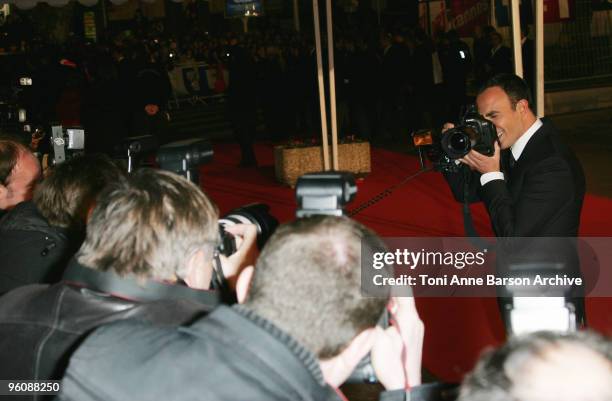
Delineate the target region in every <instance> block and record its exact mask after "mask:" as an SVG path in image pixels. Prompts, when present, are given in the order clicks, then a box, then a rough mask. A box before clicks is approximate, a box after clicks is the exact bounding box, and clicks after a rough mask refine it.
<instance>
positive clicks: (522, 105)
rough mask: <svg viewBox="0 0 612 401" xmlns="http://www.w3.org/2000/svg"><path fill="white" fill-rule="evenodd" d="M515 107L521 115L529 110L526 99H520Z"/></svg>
mask: <svg viewBox="0 0 612 401" xmlns="http://www.w3.org/2000/svg"><path fill="white" fill-rule="evenodd" d="M516 106H517V110H518V111H519V112H520V113H521V114H524V113H525V112H526V111H528V110H529V102H528V101H527V100H526V99H521V100H519V101H518V102H517V103H516Z"/></svg>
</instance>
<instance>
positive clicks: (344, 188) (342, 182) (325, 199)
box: [295, 171, 357, 219]
mask: <svg viewBox="0 0 612 401" xmlns="http://www.w3.org/2000/svg"><path fill="white" fill-rule="evenodd" d="M356 194H357V185H355V178H354V177H353V175H352V174H351V173H346V172H341V171H323V172H319V173H309V174H304V175H303V176H301V177H300V178H298V181H297V184H296V186H295V197H296V199H297V203H298V209H297V211H296V217H297V218H298V219H299V218H302V217H308V216H313V215H321V214H322V215H330V216H343V215H344V214H345V212H344V207H345V206H346V205H347V204H348V203H349V202H351V201H352V200H353V199H354V198H355V195H356Z"/></svg>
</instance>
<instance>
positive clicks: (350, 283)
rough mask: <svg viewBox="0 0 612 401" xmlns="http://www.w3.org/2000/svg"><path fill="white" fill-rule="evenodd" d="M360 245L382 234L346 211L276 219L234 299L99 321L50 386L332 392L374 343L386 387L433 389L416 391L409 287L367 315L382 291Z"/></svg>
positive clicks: (112, 392)
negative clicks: (174, 317)
mask: <svg viewBox="0 0 612 401" xmlns="http://www.w3.org/2000/svg"><path fill="white" fill-rule="evenodd" d="M363 246H366V247H371V248H378V247H380V246H382V244H381V242H380V239H379V238H378V237H377V236H376V235H375V234H373V233H372V232H371V231H370V230H368V229H367V228H365V227H364V226H362V225H361V224H359V223H357V222H355V221H353V220H350V219H348V218H346V217H332V216H313V217H309V218H302V219H298V220H295V221H293V222H291V223H289V224H286V225H283V226H281V227H279V228H278V229H277V230H276V232H275V233H274V235H273V236H272V237H271V238H270V240H269V241H268V243H267V244H266V246H265V247H264V249H263V251H262V253H261V255H260V257H259V258H258V260H257V265H256V267H255V268H252V267H249V268H246V269H244V270H243V271H242V273H241V274H240V276H239V278H238V281H237V285H236V289H237V296H238V300H239V301H240V302H241V303H242V304H240V305H235V306H233V307H227V306H219V307H218V308H217V309H215V311H213V312H212V313H211V314H209V315H208V316H206V317H203V318H200V319H197V320H196V321H194V322H193V323H192V324H191V325H188V326H185V327H182V328H180V329H174V328H168V329H163V328H156V327H153V326H151V325H148V324H142V323H138V322H133V321H124V322H122V323H118V324H112V325H108V326H104V327H102V328H100V329H99V330H96V332H94V333H93V334H92V335H91V336H89V337H88V338H87V340H86V341H85V342H84V343H83V345H82V346H81V347H79V349H78V350H77V352H76V353H75V354H74V356H73V357H72V359H71V362H70V366H69V368H68V370H67V372H66V376H65V378H64V381H63V390H62V393H61V394H60V397H59V398H60V399H62V400H80V401H84V400H102V399H104V400H106V401H108V400H124V399H131V400H145V399H146V400H148V399H152V398H172V399H174V400H183V399H185V400H187V399H217V400H235V399H245V398H248V399H249V400H339V399H342V397H343V396H342V395H341V393H340V391H339V390H338V387H339V386H340V385H341V384H342V383H343V382H344V381H345V380H346V379H347V378H348V377H349V376H350V375H351V373H352V371H353V370H354V369H355V367H356V366H357V364H358V363H359V361H360V360H361V359H362V358H363V357H364V356H365V355H366V354H368V353H369V352H370V351H372V361H373V364H374V368H375V370H376V374H377V376H378V378H379V380H380V381H381V383H383V385H385V386H386V387H387V389H388V390H390V391H389V392H385V393H383V395H382V397H383V399H387V400H404V399H406V398H407V395H406V394H407V391H408V392H409V394H410V399H412V400H418V399H433V398H421V396H422V393H421V392H422V388H421V387H420V386H419V385H420V369H421V366H420V363H421V361H420V358H421V350H422V340H423V324H422V322H421V320H420V319H419V317H418V314H417V311H416V308H415V306H414V299H412V298H404V299H394V300H393V302H392V303H391V304H390V305H391V308H390V309H391V313H392V316H393V320H394V321H395V323H394V324H393V325H392V326H390V327H389V328H387V329H385V330H383V329H382V328H377V327H376V323H377V321H378V320H379V318H380V316H381V314H382V313H383V312H384V311H385V308H386V307H387V305H388V304H389V299H388V298H368V297H363V296H362V295H361V249H362V247H363ZM94 372H95V373H94ZM203 372H214V374H206V373H203ZM425 390H426V391H425V393H428V388H427V387H425Z"/></svg>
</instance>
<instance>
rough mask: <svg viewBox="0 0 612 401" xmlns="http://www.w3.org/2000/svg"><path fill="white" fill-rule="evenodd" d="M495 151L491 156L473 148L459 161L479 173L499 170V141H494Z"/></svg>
mask: <svg viewBox="0 0 612 401" xmlns="http://www.w3.org/2000/svg"><path fill="white" fill-rule="evenodd" d="M493 146H494V147H495V153H493V156H485V155H483V154H482V153H478V152H476V151H475V150H470V153H468V154H467V155H465V156H464V157H462V158H461V159H459V161H460V162H461V163H464V164H466V165H468V166H469V167H470V168H471V169H472V170H476V171H478V172H479V173H480V174H486V173H493V172H496V171H500V168H499V154H500V148H499V143H497V141H495V143H494V145H493Z"/></svg>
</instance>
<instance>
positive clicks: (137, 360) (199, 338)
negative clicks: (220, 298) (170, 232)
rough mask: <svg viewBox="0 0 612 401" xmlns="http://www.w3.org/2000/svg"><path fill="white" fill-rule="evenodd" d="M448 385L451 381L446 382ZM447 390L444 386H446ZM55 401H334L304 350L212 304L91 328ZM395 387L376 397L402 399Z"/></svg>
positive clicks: (420, 400)
mask: <svg viewBox="0 0 612 401" xmlns="http://www.w3.org/2000/svg"><path fill="white" fill-rule="evenodd" d="M450 387H452V386H450ZM447 389H449V386H447V385H438V384H431V385H424V386H421V387H420V388H414V389H413V390H412V391H411V394H410V395H411V398H410V399H411V400H413V401H425V400H428V401H433V400H436V401H438V400H450V399H451V398H444V397H441V395H440V394H441V393H442V392H443V391H445V390H447ZM447 392H448V391H447ZM59 399H60V400H62V401H77V400H78V401H89V400H100V401H112V400H131V401H138V400H173V401H178V400H196V399H197V400H207V401H222V400H231V401H235V400H249V401H258V400H261V401H264V400H265V401H274V400H285V401H299V400H309V401H315V400H316V401H325V400H339V399H340V398H339V396H338V395H337V394H336V392H335V391H334V390H333V389H332V388H331V387H329V386H328V385H327V384H326V383H325V381H324V379H323V374H322V372H321V370H320V368H319V363H318V361H317V359H316V357H315V355H313V354H312V353H311V352H309V351H308V350H306V349H305V348H303V347H302V346H301V345H300V344H298V343H297V342H296V341H295V340H293V338H291V337H290V336H289V335H287V334H286V333H284V332H283V331H282V330H280V329H279V328H277V327H276V326H275V325H274V324H272V323H270V322H269V321H267V320H265V319H263V318H261V317H259V316H258V315H257V314H255V313H254V312H252V311H250V310H249V309H248V308H246V307H244V306H234V307H231V308H230V307H227V306H220V307H218V308H217V309H216V310H215V311H214V312H212V313H211V314H210V315H208V316H207V317H206V318H202V319H198V320H197V321H195V322H194V323H193V324H192V325H190V326H186V327H180V328H152V327H151V326H148V325H146V324H143V323H139V322H133V321H123V322H117V323H114V324H111V325H107V326H104V327H101V328H100V329H98V330H96V331H95V332H94V333H93V334H92V335H91V336H89V337H88V339H87V340H86V341H85V342H84V343H83V345H82V346H81V347H80V348H79V349H78V350H77V352H76V353H75V354H74V356H73V357H72V359H71V360H70V366H69V367H68V370H67V371H66V376H65V377H64V380H63V383H62V392H61V394H60V397H59ZM405 399H406V397H405V393H404V391H403V390H398V391H389V392H383V393H382V394H381V398H380V400H381V401H382V400H384V401H399V400H405Z"/></svg>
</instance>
